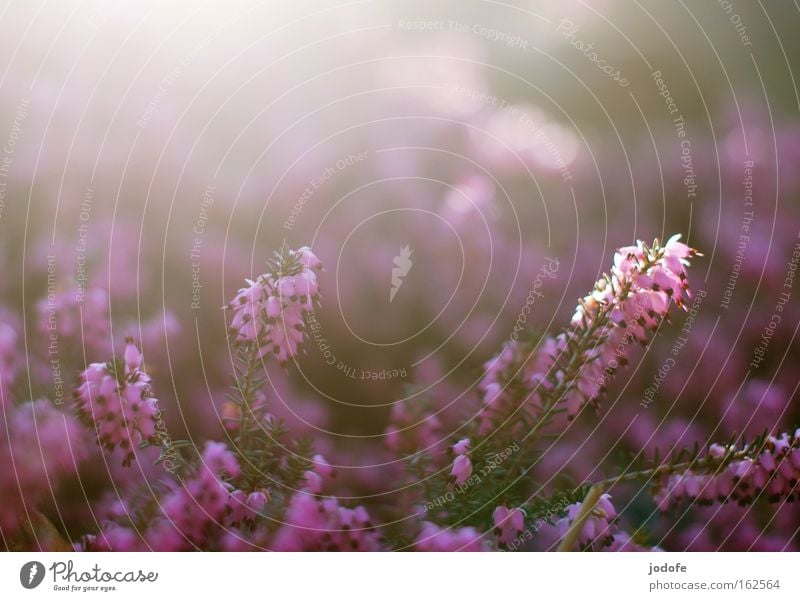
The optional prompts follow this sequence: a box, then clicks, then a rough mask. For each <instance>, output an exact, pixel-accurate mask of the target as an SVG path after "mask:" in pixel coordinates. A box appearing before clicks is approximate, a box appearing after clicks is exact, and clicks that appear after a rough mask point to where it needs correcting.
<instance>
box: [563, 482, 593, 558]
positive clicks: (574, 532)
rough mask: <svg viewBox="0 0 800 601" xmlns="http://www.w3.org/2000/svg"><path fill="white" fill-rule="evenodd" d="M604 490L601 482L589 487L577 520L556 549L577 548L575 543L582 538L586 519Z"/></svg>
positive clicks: (569, 549)
mask: <svg viewBox="0 0 800 601" xmlns="http://www.w3.org/2000/svg"><path fill="white" fill-rule="evenodd" d="M603 490H604V488H603V486H602V485H601V484H595V485H594V486H592V488H590V489H589V492H588V493H586V497H584V499H583V502H582V503H581V508H580V510H579V511H578V515H577V517H576V518H575V521H574V522H572V524H570V527H569V530H567V533H566V534H565V535H564V538H563V539H561V543H560V544H559V545H558V548H557V549H556V551H562V552H563V551H572V550H573V549H574V548H575V545H576V543H577V542H578V539H579V538H580V535H581V530H583V525H584V524H585V523H586V520H587V519H588V518H589V515H590V514H591V513H592V510H594V507H595V505H597V502H598V501H599V500H600V496H601V495H602V494H603Z"/></svg>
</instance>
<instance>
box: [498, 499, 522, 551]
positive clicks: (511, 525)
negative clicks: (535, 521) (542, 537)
mask: <svg viewBox="0 0 800 601" xmlns="http://www.w3.org/2000/svg"><path fill="white" fill-rule="evenodd" d="M492 520H493V521H494V532H495V534H496V535H497V539H498V541H499V542H500V544H502V545H508V544H511V542H512V541H513V540H514V539H515V538H516V537H517V536H518V535H519V533H520V532H522V531H523V530H525V512H524V511H523V510H522V509H521V508H519V507H517V508H516V509H509V508H508V507H505V506H503V505H499V506H498V507H497V508H496V509H495V510H494V513H492Z"/></svg>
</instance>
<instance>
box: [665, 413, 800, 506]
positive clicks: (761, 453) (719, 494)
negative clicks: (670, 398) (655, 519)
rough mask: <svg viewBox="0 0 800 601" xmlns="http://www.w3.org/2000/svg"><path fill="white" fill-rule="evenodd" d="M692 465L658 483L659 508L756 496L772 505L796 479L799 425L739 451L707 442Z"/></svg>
mask: <svg viewBox="0 0 800 601" xmlns="http://www.w3.org/2000/svg"><path fill="white" fill-rule="evenodd" d="M695 463H696V467H695V468H693V469H686V470H684V471H682V472H678V473H671V474H669V475H668V476H666V477H664V478H662V479H661V480H660V481H659V483H658V485H657V487H656V492H655V500H656V502H657V503H658V506H659V508H660V509H661V510H662V511H668V510H669V509H671V508H672V507H674V506H675V505H677V504H679V503H681V502H688V503H697V504H699V505H710V504H712V503H715V502H718V503H727V502H729V501H735V502H737V503H738V504H739V505H749V504H750V503H752V502H753V501H755V500H756V499H757V498H759V497H763V498H764V499H766V500H768V501H770V502H773V503H777V502H781V501H794V500H796V499H797V497H798V490H797V483H798V481H800V429H798V430H796V431H795V433H794V434H789V433H786V432H784V433H783V434H781V435H779V436H777V437H775V436H768V437H767V438H766V439H765V440H764V441H763V442H759V444H758V445H745V446H743V447H741V448H739V449H735V448H726V447H724V446H722V445H718V444H713V445H711V446H710V447H709V450H708V455H707V457H706V458H705V460H703V459H699V460H698V461H696V462H695Z"/></svg>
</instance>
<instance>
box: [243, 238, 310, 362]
mask: <svg viewBox="0 0 800 601" xmlns="http://www.w3.org/2000/svg"><path fill="white" fill-rule="evenodd" d="M321 269H322V263H321V262H320V260H319V259H318V258H317V256H316V255H315V254H314V253H313V252H311V249H310V248H308V247H307V246H306V247H303V248H300V249H299V250H296V251H291V250H290V251H287V252H286V254H285V255H284V256H282V257H281V264H280V265H277V266H276V269H275V270H274V271H275V273H271V272H270V273H263V274H261V275H260V276H258V277H257V278H256V279H255V280H250V279H248V280H247V286H246V287H245V288H241V289H240V290H239V293H238V294H237V295H236V297H235V298H234V299H233V301H231V303H230V304H229V305H228V308H229V309H232V310H233V312H234V313H233V319H232V321H231V330H232V331H233V332H234V334H235V339H236V341H237V342H239V343H253V342H255V343H256V344H258V347H259V349H260V352H259V356H260V357H263V356H265V355H267V354H268V353H272V354H273V355H275V357H276V358H277V359H278V361H279V362H280V363H281V364H286V362H287V361H288V360H289V359H290V358H291V357H294V356H295V355H296V354H297V352H298V350H299V347H300V345H301V344H302V342H303V338H304V331H305V328H306V324H305V318H306V315H307V314H308V313H309V312H311V311H313V310H314V304H315V303H316V302H317V301H318V300H319V284H318V282H317V273H318V272H319V271H321Z"/></svg>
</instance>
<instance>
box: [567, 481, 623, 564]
mask: <svg viewBox="0 0 800 601" xmlns="http://www.w3.org/2000/svg"><path fill="white" fill-rule="evenodd" d="M582 506H583V504H582V503H580V502H578V503H573V504H572V505H569V506H567V515H566V516H565V517H563V518H561V519H560V520H558V522H557V523H556V525H557V526H558V528H559V532H560V534H561V537H562V538H563V537H564V536H565V535H566V534H567V532H568V531H569V528H570V526H572V523H573V522H574V521H575V520H576V519H577V518H578V514H579V513H580V511H581V507H582ZM616 519H617V510H616V509H614V506H613V505H612V504H611V496H610V495H608V494H603V495H601V496H600V499H599V500H598V501H597V504H596V505H595V506H594V507H593V508H592V511H591V512H590V513H589V515H588V516H587V517H586V520H585V521H584V522H583V527H582V528H581V531H580V535H579V536H578V540H577V544H578V547H580V548H581V549H584V548H589V547H590V548H592V549H595V550H598V549H602V548H603V547H607V546H609V545H610V544H611V543H613V542H614V531H615V530H616V526H615V521H616Z"/></svg>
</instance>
